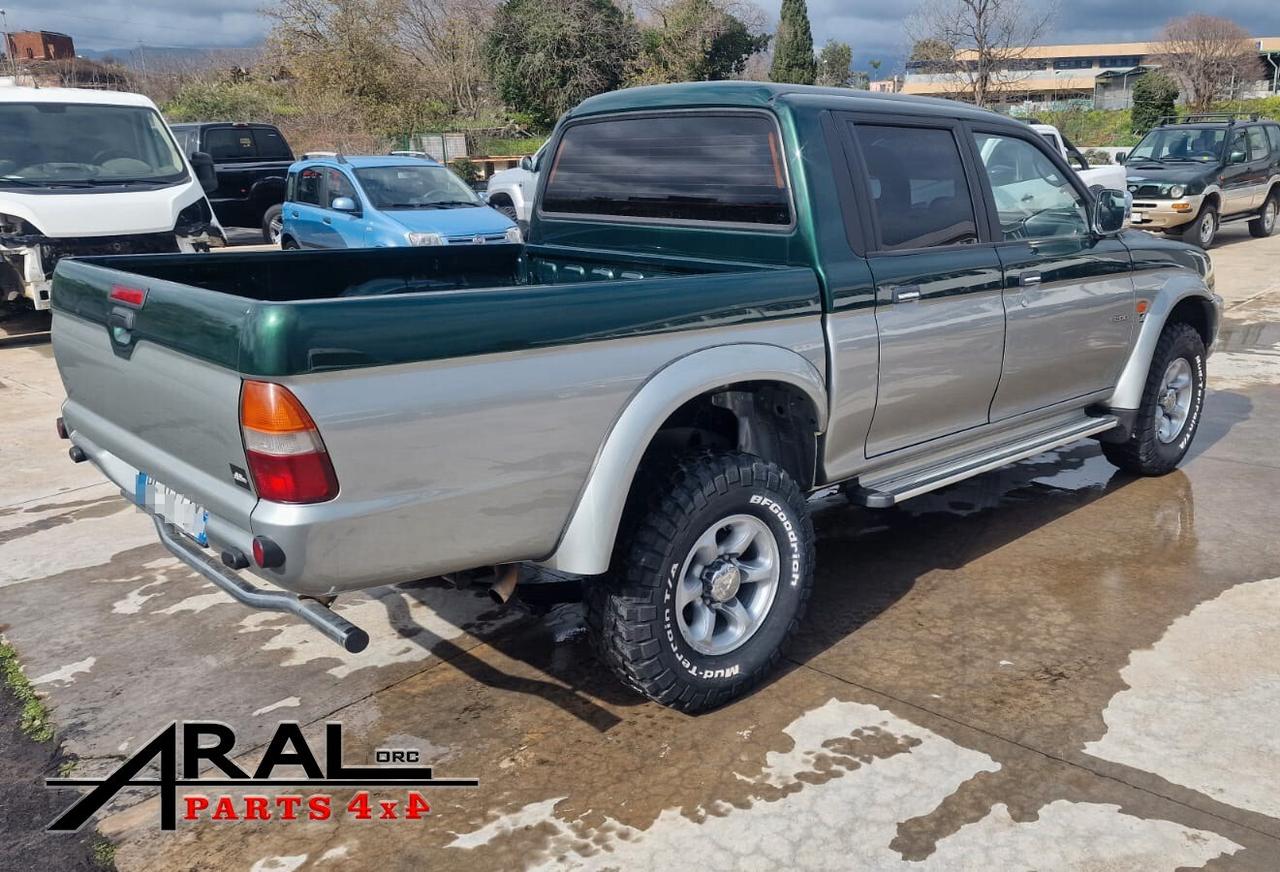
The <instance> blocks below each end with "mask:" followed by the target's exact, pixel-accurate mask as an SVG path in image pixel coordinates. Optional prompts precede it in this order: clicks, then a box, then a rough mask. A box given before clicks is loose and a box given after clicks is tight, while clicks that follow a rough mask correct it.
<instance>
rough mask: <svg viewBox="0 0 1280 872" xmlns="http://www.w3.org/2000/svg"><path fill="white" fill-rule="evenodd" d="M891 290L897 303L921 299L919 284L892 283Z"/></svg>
mask: <svg viewBox="0 0 1280 872" xmlns="http://www.w3.org/2000/svg"><path fill="white" fill-rule="evenodd" d="M890 290H891V291H892V293H893V301H894V302H895V303H910V302H911V301H912V300H918V299H920V286H919V285H892V286H890Z"/></svg>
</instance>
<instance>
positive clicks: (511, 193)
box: [485, 143, 547, 227]
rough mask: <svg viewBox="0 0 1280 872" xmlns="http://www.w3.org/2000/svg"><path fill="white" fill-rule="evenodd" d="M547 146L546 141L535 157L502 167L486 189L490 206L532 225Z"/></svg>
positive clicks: (518, 220)
mask: <svg viewBox="0 0 1280 872" xmlns="http://www.w3.org/2000/svg"><path fill="white" fill-rule="evenodd" d="M546 149H547V146H546V144H545V143H544V144H543V146H542V147H541V148H539V149H538V150H537V151H536V152H534V154H533V155H532V156H531V157H528V156H526V157H522V158H520V166H518V167H512V168H511V169H509V170H499V171H498V172H496V173H494V174H493V175H491V176H490V177H489V186H488V188H487V189H486V192H485V198H486V199H487V200H488V201H489V205H490V206H492V207H493V208H495V209H497V210H498V211H499V212H501V213H502V214H503V215H506V216H507V217H508V218H510V219H511V220H512V221H515V222H517V223H519V225H520V226H521V227H527V226H529V216H530V214H531V213H532V212H533V196H534V192H535V191H537V189H538V164H539V162H540V161H541V160H542V155H543V153H544V152H545V151H546Z"/></svg>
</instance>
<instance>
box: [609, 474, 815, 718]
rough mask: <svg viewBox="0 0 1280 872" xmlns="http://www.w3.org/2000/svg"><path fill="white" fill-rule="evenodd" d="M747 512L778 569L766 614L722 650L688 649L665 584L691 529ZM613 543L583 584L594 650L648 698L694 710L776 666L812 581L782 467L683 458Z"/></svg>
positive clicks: (802, 518) (794, 494) (689, 543)
mask: <svg viewBox="0 0 1280 872" xmlns="http://www.w3.org/2000/svg"><path fill="white" fill-rule="evenodd" d="M739 514H750V515H753V516H755V517H757V518H759V519H760V520H762V521H764V523H765V524H766V525H767V526H768V528H769V530H770V532H771V533H772V534H773V536H774V538H775V540H776V542H777V545H778V556H779V564H780V572H781V575H780V578H779V580H778V585H777V591H776V594H775V595H774V598H773V600H772V604H771V605H770V607H769V610H768V613H767V614H766V615H765V617H764V618H763V620H762V622H761V623H760V624H759V627H758V629H757V630H755V632H754V633H753V634H752V635H751V636H750V637H749V638H747V639H746V641H744V642H742V643H741V645H740V647H738V648H736V649H735V650H733V651H730V652H729V653H726V654H723V655H719V656H712V655H707V654H701V653H699V652H697V651H695V650H694V649H693V648H692V647H690V645H689V644H688V642H687V641H686V640H685V638H684V637H683V636H682V634H681V631H680V629H679V627H678V625H677V621H676V616H675V606H674V600H673V599H672V598H671V597H670V595H669V591H670V589H671V586H672V585H673V584H674V582H675V579H676V577H677V576H678V574H679V573H680V571H681V568H682V566H683V564H684V561H685V558H686V556H687V555H688V554H689V552H690V549H691V548H692V547H693V543H694V542H695V541H697V539H698V537H699V536H701V535H702V534H703V533H704V532H706V531H707V530H708V529H709V528H711V527H712V526H714V525H715V524H716V522H717V521H719V520H720V519H722V518H724V517H726V516H729V515H739ZM620 536H622V537H624V538H623V539H622V540H621V541H620V542H619V544H618V547H617V549H615V557H614V566H613V569H612V571H611V572H610V574H609V575H608V576H605V577H602V578H599V579H595V580H593V581H589V582H588V583H587V585H586V590H585V598H586V601H587V607H588V608H587V613H588V627H589V629H590V630H591V637H592V640H593V642H594V644H595V649H596V653H597V655H598V656H599V658H600V659H601V660H602V661H603V662H604V663H605V664H607V665H608V666H609V667H610V669H612V670H613V671H614V673H615V674H616V675H617V676H618V678H619V679H621V680H622V682H623V683H624V684H626V685H628V686H630V687H632V688H633V689H635V690H636V691H638V692H640V693H642V694H644V695H645V696H647V697H648V698H649V699H652V700H653V701H655V702H658V703H661V704H663V705H667V706H670V707H672V708H675V709H678V710H680V711H684V712H700V711H706V710H707V709H711V708H715V707H716V706H719V705H723V704H724V703H726V702H728V701H729V700H731V699H735V698H737V697H740V696H742V695H743V694H745V693H747V692H748V691H749V690H751V689H752V688H753V687H755V686H756V685H757V684H759V683H760V682H761V681H762V680H763V679H764V678H765V677H766V676H767V675H768V674H769V673H770V672H771V671H772V670H773V669H774V667H775V666H777V664H778V661H779V659H780V658H781V657H782V650H783V647H784V646H785V645H786V643H787V641H788V640H789V639H790V638H791V636H792V635H793V634H794V633H795V631H796V629H797V627H798V626H799V624H800V620H801V618H802V617H803V615H804V611H805V608H806V606H807V605H808V601H809V594H810V592H811V590H812V587H813V565H814V533H813V522H812V521H811V520H810V518H809V513H808V509H807V507H806V505H805V499H804V495H803V494H802V493H801V491H800V488H799V487H798V486H797V485H796V483H795V482H794V481H793V480H792V479H791V477H790V476H789V475H787V473H786V472H785V471H784V470H783V469H782V468H781V467H779V466H777V465H775V464H772V463H767V462H765V461H764V460H762V459H760V458H759V457H755V456H753V455H750V454H743V453H740V452H723V453H703V454H698V455H693V456H690V457H689V458H687V459H684V460H682V461H680V462H679V463H678V464H677V466H676V468H675V469H674V470H673V471H671V472H670V473H669V475H667V476H666V478H665V479H664V480H663V481H662V482H661V483H659V484H656V486H655V487H653V489H652V492H651V495H650V497H649V500H648V503H647V505H646V506H644V507H642V508H641V509H640V510H639V511H638V512H637V513H636V516H635V518H634V522H633V523H632V524H631V525H629V528H626V527H624V529H623V530H622V531H620Z"/></svg>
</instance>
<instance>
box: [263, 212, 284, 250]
mask: <svg viewBox="0 0 1280 872" xmlns="http://www.w3.org/2000/svg"><path fill="white" fill-rule="evenodd" d="M275 220H280V221H282V222H283V221H284V206H283V205H281V204H280V203H276V204H275V205H274V206H271V207H269V208H268V209H267V211H266V212H264V213H263V214H262V241H263V242H265V243H267V244H268V245H271V244H274V243H275V241H276V240H274V239H272V238H271V222H272V221H275Z"/></svg>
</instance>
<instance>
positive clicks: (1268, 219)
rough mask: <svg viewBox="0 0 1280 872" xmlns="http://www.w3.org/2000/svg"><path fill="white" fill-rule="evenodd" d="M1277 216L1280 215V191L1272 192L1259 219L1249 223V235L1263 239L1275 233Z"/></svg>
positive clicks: (1259, 214) (1263, 206) (1263, 205)
mask: <svg viewBox="0 0 1280 872" xmlns="http://www.w3.org/2000/svg"><path fill="white" fill-rule="evenodd" d="M1277 214H1280V189H1277V190H1274V191H1272V192H1271V195H1270V196H1269V197H1267V201H1266V202H1265V203H1263V204H1262V211H1261V212H1259V213H1258V217H1257V218H1254V219H1253V220H1252V221H1250V222H1249V235H1250V236H1253V237H1256V238H1258V239H1263V238H1265V237H1267V236H1270V235H1271V234H1272V233H1275V232H1276V215H1277Z"/></svg>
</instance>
